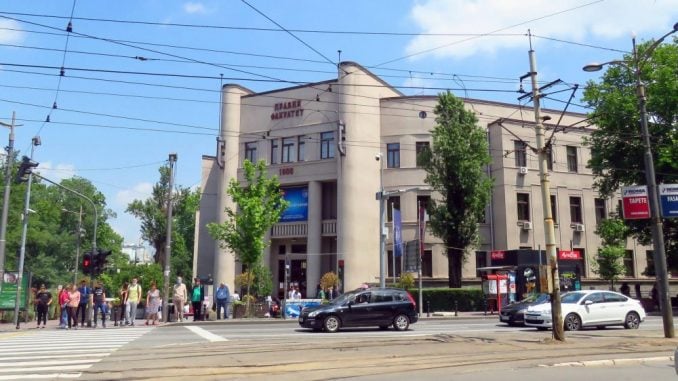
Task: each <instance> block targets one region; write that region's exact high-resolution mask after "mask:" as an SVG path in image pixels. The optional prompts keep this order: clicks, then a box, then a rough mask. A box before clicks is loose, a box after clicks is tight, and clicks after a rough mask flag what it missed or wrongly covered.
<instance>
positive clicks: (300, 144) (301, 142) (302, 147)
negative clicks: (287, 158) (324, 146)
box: [297, 135, 306, 161]
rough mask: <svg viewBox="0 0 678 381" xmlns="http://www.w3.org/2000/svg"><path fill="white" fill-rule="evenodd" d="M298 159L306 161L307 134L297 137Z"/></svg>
mask: <svg viewBox="0 0 678 381" xmlns="http://www.w3.org/2000/svg"><path fill="white" fill-rule="evenodd" d="M297 160H298V161H306V135H299V138H298V139H297Z"/></svg>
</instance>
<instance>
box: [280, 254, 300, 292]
mask: <svg viewBox="0 0 678 381" xmlns="http://www.w3.org/2000/svg"><path fill="white" fill-rule="evenodd" d="M288 263H289V267H290V268H289V273H288V274H289V275H288V278H287V282H288V285H287V290H284V287H285V260H279V261H278V279H279V280H280V286H281V287H279V288H278V297H279V298H284V297H286V296H287V291H289V289H290V286H292V287H297V288H298V289H299V292H301V297H302V298H306V260H305V259H288Z"/></svg>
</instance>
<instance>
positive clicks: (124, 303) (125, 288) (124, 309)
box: [116, 282, 129, 326]
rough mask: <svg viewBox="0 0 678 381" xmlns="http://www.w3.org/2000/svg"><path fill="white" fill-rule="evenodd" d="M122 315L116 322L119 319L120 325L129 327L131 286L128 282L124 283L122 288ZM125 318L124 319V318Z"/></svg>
mask: <svg viewBox="0 0 678 381" xmlns="http://www.w3.org/2000/svg"><path fill="white" fill-rule="evenodd" d="M119 294H120V304H119V305H120V315H118V317H116V321H117V319H118V318H119V319H120V325H121V326H122V325H123V324H124V325H128V324H129V320H128V319H127V296H128V295H129V284H128V283H127V282H123V283H122V287H121V288H120V292H119ZM123 316H124V318H123ZM123 319H125V322H124V323H123Z"/></svg>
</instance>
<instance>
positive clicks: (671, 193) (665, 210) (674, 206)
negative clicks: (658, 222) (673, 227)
mask: <svg viewBox="0 0 678 381" xmlns="http://www.w3.org/2000/svg"><path fill="white" fill-rule="evenodd" d="M659 204H661V208H662V217H664V218H677V217H678V184H662V185H660V186H659Z"/></svg>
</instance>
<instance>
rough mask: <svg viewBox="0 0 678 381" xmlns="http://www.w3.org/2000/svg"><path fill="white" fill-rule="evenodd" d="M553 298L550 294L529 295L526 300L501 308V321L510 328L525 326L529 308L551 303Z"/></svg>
mask: <svg viewBox="0 0 678 381" xmlns="http://www.w3.org/2000/svg"><path fill="white" fill-rule="evenodd" d="M550 301H551V296H550V295H549V294H537V293H535V294H529V295H528V296H527V297H526V298H525V299H523V300H521V301H518V302H514V303H511V304H508V305H506V306H503V307H502V308H501V313H500V314H499V321H500V322H502V323H506V324H508V325H510V326H515V325H523V324H524V323H525V312H526V311H527V307H529V306H531V305H537V304H542V303H549V302H550Z"/></svg>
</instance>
